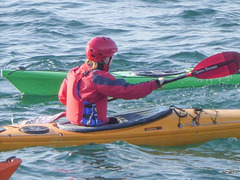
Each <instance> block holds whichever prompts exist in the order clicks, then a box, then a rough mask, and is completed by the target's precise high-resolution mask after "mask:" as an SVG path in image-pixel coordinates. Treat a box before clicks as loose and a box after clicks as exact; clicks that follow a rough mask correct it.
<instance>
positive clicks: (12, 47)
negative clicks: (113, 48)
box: [0, 0, 240, 180]
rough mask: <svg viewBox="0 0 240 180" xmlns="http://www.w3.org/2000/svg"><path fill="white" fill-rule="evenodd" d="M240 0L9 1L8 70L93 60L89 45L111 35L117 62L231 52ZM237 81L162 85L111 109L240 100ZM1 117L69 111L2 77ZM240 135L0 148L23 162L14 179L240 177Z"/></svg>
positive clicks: (4, 17) (4, 61)
mask: <svg viewBox="0 0 240 180" xmlns="http://www.w3.org/2000/svg"><path fill="white" fill-rule="evenodd" d="M239 9H240V1H237V0H228V1H227V0H219V1H217V0H203V1H197V2H196V1H190V0H168V1H163V0H162V1H160V0H132V1H121V0H109V1H106V0H100V1H93V0H89V1H77V0H73V1H64V0H56V1H50V2H48V1H46V0H35V1H33V0H28V1H27V0H21V1H20V0H10V1H9V0H2V1H1V3H0V59H1V61H0V68H1V69H3V68H7V69H15V68H17V67H18V66H25V67H27V69H28V70H53V71H60V70H61V71H62V70H64V71H67V70H69V69H71V68H72V67H75V66H78V65H80V64H81V63H83V62H84V61H85V52H84V49H85V45H86V43H87V42H88V41H89V40H90V39H91V38H93V37H95V36H101V35H104V36H109V37H111V38H112V39H114V40H115V41H116V43H117V45H118V48H119V52H118V53H117V54H116V56H115V57H114V63H113V64H112V67H111V70H114V71H118V70H136V69H137V70H145V69H159V68H161V69H172V68H178V69H185V68H189V67H194V66H195V65H196V64H197V63H198V62H200V61H201V60H203V59H204V58H206V57H208V56H211V55H213V54H217V53H220V52H223V51H238V52H239V49H240V36H239V34H240V11H239ZM239 91H240V90H239V87H238V86H232V85H217V86H206V87H201V88H187V89H175V90H168V91H167V90H166V91H156V92H153V93H152V94H151V95H149V96H147V97H146V98H142V99H140V100H132V101H124V100H117V101H113V102H111V103H110V104H109V114H111V113H116V110H118V111H120V112H126V111H131V110H136V109H138V108H139V107H154V106H156V105H164V106H170V105H172V104H175V105H177V106H179V107H184V108H189V107H201V108H212V109H216V108H226V109H233V108H240V104H239V101H240V96H239ZM0 100H1V106H0V124H1V125H3V124H4V125H5V124H10V120H11V118H12V116H13V117H14V119H15V121H18V120H22V119H25V118H31V117H35V116H40V115H53V114H56V113H58V112H60V111H62V110H63V109H64V107H63V106H62V105H61V104H60V103H59V102H58V101H57V100H56V99H55V98H54V97H22V96H21V94H19V92H18V91H17V90H16V89H15V88H14V87H13V86H12V85H11V84H10V83H9V82H7V81H6V80H5V79H3V78H0ZM239 149H240V141H239V140H237V139H235V138H230V139H220V140H214V141H210V142H206V143H204V144H197V145H191V146H183V147H171V148H169V147H152V146H135V145H132V144H128V143H126V142H121V141H120V142H113V143H110V144H100V145H84V146H78V147H71V148H48V147H33V148H24V149H20V150H15V151H8V152H1V153H0V159H2V160H3V159H5V158H6V157H8V156H12V155H16V156H17V157H20V158H22V160H23V163H22V165H21V166H20V168H19V169H18V170H17V172H16V173H15V174H14V175H13V176H12V178H11V179H24V180H32V179H51V180H52V179H64V180H65V179H66V180H68V179H144V180H145V179H154V180H155V179H223V180H225V179H239V178H240V169H239V165H240V156H239V154H240V150H239Z"/></svg>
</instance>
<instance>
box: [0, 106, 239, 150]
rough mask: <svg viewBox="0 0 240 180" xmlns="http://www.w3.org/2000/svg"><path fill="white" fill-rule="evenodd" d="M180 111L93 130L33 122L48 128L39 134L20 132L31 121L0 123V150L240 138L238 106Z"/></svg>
mask: <svg viewBox="0 0 240 180" xmlns="http://www.w3.org/2000/svg"><path fill="white" fill-rule="evenodd" d="M184 111H185V112H187V114H188V115H187V116H186V117H181V118H180V121H179V114H178V112H177V111H176V112H175V111H172V112H171V113H170V114H169V115H167V116H165V117H162V118H159V119H156V120H154V121H152V122H149V123H143V124H139V125H134V126H130V127H124V128H119V129H112V130H103V131H93V132H72V131H67V130H63V129H59V127H58V125H57V124H56V123H52V124H40V125H35V126H43V127H47V128H48V129H49V132H47V133H43V134H29V133H25V132H21V128H23V127H26V126H33V125H32V124H30V125H10V126H2V128H4V129H6V130H5V131H2V132H1V133H0V150H12V149H20V148H24V147H30V146H49V147H68V146H78V145H84V144H91V143H97V144H98V143H110V142H115V141H126V142H128V143H131V144H135V145H152V146H180V145H189V144H195V143H203V142H206V141H209V140H212V139H219V138H231V137H236V138H240V110H223V109H222V110H208V109H206V110H204V111H202V112H201V113H200V116H199V117H197V116H198V115H196V112H195V110H193V109H186V110H184ZM179 112H180V113H181V111H179ZM193 117H195V118H196V119H197V121H196V119H195V120H193Z"/></svg>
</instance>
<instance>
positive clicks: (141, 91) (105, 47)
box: [58, 37, 164, 126]
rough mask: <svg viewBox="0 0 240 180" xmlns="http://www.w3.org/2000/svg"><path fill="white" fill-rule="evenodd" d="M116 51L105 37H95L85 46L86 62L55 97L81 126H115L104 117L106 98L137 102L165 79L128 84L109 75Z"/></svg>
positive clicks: (71, 72)
mask: <svg viewBox="0 0 240 180" xmlns="http://www.w3.org/2000/svg"><path fill="white" fill-rule="evenodd" d="M117 51H118V48H117V46H116V44H115V42H114V41H113V40H112V39H110V38H108V37H95V38H93V39H91V40H90V41H89V42H88V43H87V46H86V56H87V61H86V63H84V64H83V65H81V66H79V67H75V68H73V69H72V70H70V71H69V73H68V75H67V78H66V79H65V80H64V81H63V83H62V85H61V87H60V90H59V93H58V97H59V101H60V102H61V103H62V104H64V105H66V106H67V107H66V117H67V119H68V120H69V121H70V122H71V123H72V124H76V125H83V126H101V125H105V124H112V123H117V122H116V119H114V118H113V119H111V118H107V104H108V96H110V97H113V98H116V99H139V98H142V97H145V96H147V95H148V94H150V93H151V92H152V91H153V90H155V89H158V88H161V87H162V85H163V82H164V78H159V79H156V80H152V81H148V82H142V83H138V84H129V83H127V82H126V81H125V80H124V79H116V78H115V77H114V76H112V75H111V74H110V73H109V67H110V65H111V63H112V60H113V55H114V53H116V52H117Z"/></svg>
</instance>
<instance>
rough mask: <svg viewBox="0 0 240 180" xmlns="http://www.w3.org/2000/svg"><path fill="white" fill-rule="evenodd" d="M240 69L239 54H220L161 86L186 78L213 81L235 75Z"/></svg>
mask: <svg viewBox="0 0 240 180" xmlns="http://www.w3.org/2000/svg"><path fill="white" fill-rule="evenodd" d="M239 69H240V54H239V53H237V52H222V53H219V54H215V55H213V56H210V57H208V58H206V59H204V60H202V61H201V62H200V63H198V64H197V65H196V66H195V68H194V69H193V70H192V71H191V72H188V73H186V74H184V75H181V76H178V77H175V78H172V79H167V80H165V81H164V83H163V84H167V83H170V82H173V81H177V80H180V79H183V78H186V77H195V78H198V79H214V78H220V77H224V76H229V75H232V74H235V73H237V72H238V71H239Z"/></svg>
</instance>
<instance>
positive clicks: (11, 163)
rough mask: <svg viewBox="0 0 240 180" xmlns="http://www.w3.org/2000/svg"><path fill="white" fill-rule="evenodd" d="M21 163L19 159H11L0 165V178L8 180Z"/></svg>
mask: <svg viewBox="0 0 240 180" xmlns="http://www.w3.org/2000/svg"><path fill="white" fill-rule="evenodd" d="M21 163H22V160H21V159H20V158H12V159H9V160H7V161H4V162H1V163H0V178H1V180H8V179H9V178H10V177H11V176H12V174H13V173H14V172H15V171H16V170H17V168H18V167H19V166H20V164H21Z"/></svg>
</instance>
